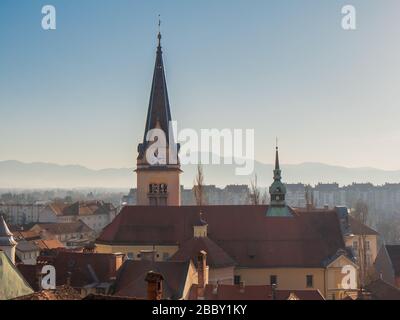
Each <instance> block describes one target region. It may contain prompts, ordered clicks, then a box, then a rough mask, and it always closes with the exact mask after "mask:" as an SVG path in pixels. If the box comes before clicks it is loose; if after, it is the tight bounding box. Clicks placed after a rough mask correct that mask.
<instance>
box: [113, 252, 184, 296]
mask: <svg viewBox="0 0 400 320" xmlns="http://www.w3.org/2000/svg"><path fill="white" fill-rule="evenodd" d="M189 264H190V262H175V261H163V262H153V261H146V260H141V261H134V260H126V261H125V262H124V264H123V265H122V267H121V268H120V269H119V271H118V275H117V280H116V282H115V295H117V296H127V297H136V298H146V297H147V284H146V281H145V278H146V275H147V273H148V272H149V271H155V272H158V273H160V274H162V276H163V277H164V279H165V280H164V282H163V297H164V298H165V299H180V298H181V297H182V294H183V289H184V285H185V283H186V278H187V273H188V271H189Z"/></svg>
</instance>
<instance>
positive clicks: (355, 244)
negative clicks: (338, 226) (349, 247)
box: [353, 241, 358, 250]
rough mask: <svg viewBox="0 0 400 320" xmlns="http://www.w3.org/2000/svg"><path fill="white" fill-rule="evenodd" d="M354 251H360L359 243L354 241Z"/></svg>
mask: <svg viewBox="0 0 400 320" xmlns="http://www.w3.org/2000/svg"><path fill="white" fill-rule="evenodd" d="M353 249H354V250H357V249H358V242H357V241H353Z"/></svg>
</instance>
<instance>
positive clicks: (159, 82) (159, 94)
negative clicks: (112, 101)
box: [136, 32, 182, 206]
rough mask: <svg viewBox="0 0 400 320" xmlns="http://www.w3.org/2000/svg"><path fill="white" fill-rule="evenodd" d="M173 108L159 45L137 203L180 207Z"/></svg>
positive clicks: (138, 171) (140, 155) (141, 153)
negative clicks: (169, 98)
mask: <svg viewBox="0 0 400 320" xmlns="http://www.w3.org/2000/svg"><path fill="white" fill-rule="evenodd" d="M171 120H172V118H171V111H170V106H169V100H168V91H167V83H166V80H165V71H164V63H163V57H162V49H161V33H160V32H159V33H158V46H157V53H156V62H155V67H154V74H153V82H152V86H151V93H150V101H149V107H148V111H147V120H146V127H145V131H144V137H143V142H142V143H140V144H139V145H138V157H137V168H136V174H137V205H143V206H179V205H180V203H181V196H180V177H179V176H180V173H181V172H182V171H181V169H180V163H179V157H178V152H179V144H177V143H176V142H175V137H173V134H172V132H171V131H172V129H171Z"/></svg>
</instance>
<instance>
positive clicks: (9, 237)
mask: <svg viewBox="0 0 400 320" xmlns="http://www.w3.org/2000/svg"><path fill="white" fill-rule="evenodd" d="M16 246H17V242H16V241H15V239H14V237H13V234H12V233H11V231H10V229H8V226H7V223H6V221H5V220H4V217H3V215H2V214H0V249H1V250H3V251H4V252H5V253H6V255H7V257H8V258H9V259H10V260H11V262H12V263H14V264H15V248H16Z"/></svg>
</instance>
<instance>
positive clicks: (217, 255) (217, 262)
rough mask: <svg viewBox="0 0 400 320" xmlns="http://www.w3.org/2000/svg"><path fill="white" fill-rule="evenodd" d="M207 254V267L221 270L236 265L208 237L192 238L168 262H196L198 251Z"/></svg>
mask: <svg viewBox="0 0 400 320" xmlns="http://www.w3.org/2000/svg"><path fill="white" fill-rule="evenodd" d="M202 250H203V251H205V252H206V253H207V265H208V266H210V267H211V268H223V267H230V266H234V265H236V262H235V261H234V260H233V259H232V258H231V257H230V256H229V255H228V254H227V253H226V252H225V251H224V250H223V249H222V248H221V247H220V246H218V245H217V244H216V243H215V242H214V241H212V240H211V239H210V238H208V237H201V238H192V239H190V240H188V241H186V242H185V243H184V244H182V245H181V246H180V247H179V250H178V251H177V252H176V253H175V254H174V255H173V256H172V257H171V258H170V261H190V260H192V261H196V260H197V256H198V254H199V252H200V251H202Z"/></svg>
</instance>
